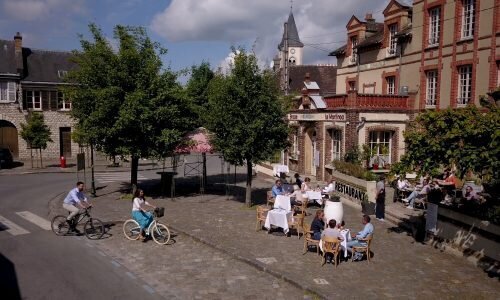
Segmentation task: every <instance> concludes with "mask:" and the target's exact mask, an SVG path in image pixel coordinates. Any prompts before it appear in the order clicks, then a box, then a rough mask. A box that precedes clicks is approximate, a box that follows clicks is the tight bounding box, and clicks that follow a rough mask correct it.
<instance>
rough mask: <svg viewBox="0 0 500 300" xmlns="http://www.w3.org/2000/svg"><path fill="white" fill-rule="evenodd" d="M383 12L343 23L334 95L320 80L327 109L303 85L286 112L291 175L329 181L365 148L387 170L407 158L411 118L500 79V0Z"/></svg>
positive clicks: (470, 96) (444, 1)
mask: <svg viewBox="0 0 500 300" xmlns="http://www.w3.org/2000/svg"><path fill="white" fill-rule="evenodd" d="M383 16H384V19H383V21H382V22H376V20H375V19H374V18H373V17H372V15H371V14H367V15H366V17H365V18H364V20H363V21H361V19H359V18H357V17H356V16H352V17H351V18H350V19H349V20H348V22H347V25H346V29H347V32H346V33H347V34H346V44H345V45H344V46H342V47H340V48H339V49H337V50H335V51H333V52H331V53H330V55H331V56H336V58H337V65H338V67H337V68H336V86H335V91H334V92H332V89H331V88H330V87H328V86H325V85H323V84H321V85H319V88H321V90H323V92H321V90H320V92H319V93H320V94H321V96H322V99H323V101H324V103H325V107H318V106H316V105H313V104H309V103H312V102H311V100H310V99H308V98H310V97H309V95H311V92H313V93H315V92H317V91H314V90H313V91H311V90H310V89H308V88H307V87H306V86H305V85H304V88H305V89H304V92H305V93H304V94H303V96H302V97H300V100H299V101H300V104H299V105H297V106H296V109H295V110H293V111H291V113H290V114H289V123H290V126H291V127H292V134H291V136H290V142H291V144H292V147H291V148H290V149H289V150H288V151H287V159H285V163H286V164H288V165H289V166H290V169H291V170H292V171H297V172H300V173H303V174H306V175H310V176H316V177H317V178H318V179H322V180H327V179H328V178H329V175H330V174H331V170H332V166H331V161H332V160H333V159H340V158H342V157H343V156H344V155H345V153H346V151H347V150H348V149H350V148H352V147H358V148H360V149H361V148H362V145H365V144H366V145H368V146H369V147H370V149H372V151H373V156H372V159H371V160H370V165H371V166H373V164H377V165H378V164H380V158H382V167H388V166H389V165H390V164H392V163H394V162H397V161H398V160H399V159H400V157H401V156H402V155H403V154H404V151H405V144H404V137H403V132H404V131H405V130H406V128H407V125H408V123H409V121H410V120H411V119H412V118H414V116H415V114H417V113H418V112H420V111H422V110H425V109H444V108H448V107H452V108H460V107H464V106H466V105H469V104H475V105H478V104H479V96H480V95H484V94H486V93H487V92H488V91H491V90H493V89H495V88H496V87H497V86H498V85H499V61H500V54H499V51H498V48H499V47H500V43H499V36H500V20H499V19H500V1H499V0H414V1H413V6H407V5H403V4H401V3H399V2H398V1H395V0H391V1H388V5H387V6H386V8H385V9H384V11H383ZM320 76H321V75H320ZM310 79H312V80H316V81H320V79H319V78H318V77H313V76H311V78H310ZM326 90H328V92H325V91H326ZM304 104H305V105H304Z"/></svg>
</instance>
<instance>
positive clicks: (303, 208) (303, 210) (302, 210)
mask: <svg viewBox="0 0 500 300" xmlns="http://www.w3.org/2000/svg"><path fill="white" fill-rule="evenodd" d="M307 204H308V199H307V198H305V199H303V201H302V202H301V203H300V205H294V206H293V210H294V211H296V212H297V213H298V214H303V215H304V216H307V212H306V209H307Z"/></svg>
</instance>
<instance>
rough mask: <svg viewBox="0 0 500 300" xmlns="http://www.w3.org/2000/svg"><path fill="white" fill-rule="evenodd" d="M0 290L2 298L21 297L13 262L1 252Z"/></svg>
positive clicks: (14, 298) (14, 299)
mask: <svg viewBox="0 0 500 300" xmlns="http://www.w3.org/2000/svg"><path fill="white" fill-rule="evenodd" d="M0 291H1V293H2V298H3V299H12V300H17V299H21V291H20V290H19V285H18V282H17V275H16V268H15V266H14V264H13V263H12V262H11V261H10V260H9V259H8V258H7V257H5V256H3V255H2V254H0Z"/></svg>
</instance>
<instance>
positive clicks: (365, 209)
mask: <svg viewBox="0 0 500 300" xmlns="http://www.w3.org/2000/svg"><path fill="white" fill-rule="evenodd" d="M361 212H362V213H363V214H365V215H374V214H375V203H374V202H370V201H368V199H363V200H362V201H361Z"/></svg>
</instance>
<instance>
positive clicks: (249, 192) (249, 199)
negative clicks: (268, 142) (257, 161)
mask: <svg viewBox="0 0 500 300" xmlns="http://www.w3.org/2000/svg"><path fill="white" fill-rule="evenodd" d="M245 204H246V206H247V207H250V206H252V161H251V160H250V159H247V190H246V195H245Z"/></svg>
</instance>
